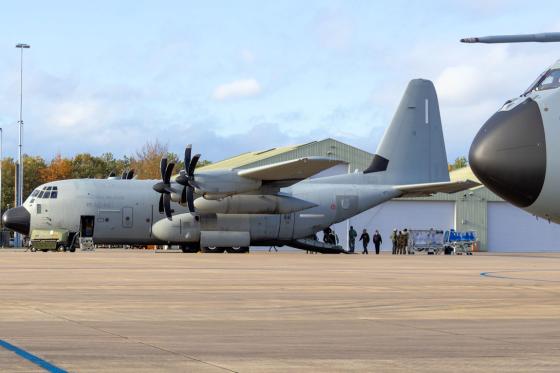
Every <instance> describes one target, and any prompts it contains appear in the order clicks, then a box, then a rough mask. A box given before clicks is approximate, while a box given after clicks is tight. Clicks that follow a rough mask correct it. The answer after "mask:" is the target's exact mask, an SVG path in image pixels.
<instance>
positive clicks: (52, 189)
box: [30, 185, 58, 198]
mask: <svg viewBox="0 0 560 373" xmlns="http://www.w3.org/2000/svg"><path fill="white" fill-rule="evenodd" d="M30 197H34V198H57V197H58V186H56V185H55V186H44V187H43V188H42V189H41V190H39V189H35V190H34V191H33V193H31V196H30Z"/></svg>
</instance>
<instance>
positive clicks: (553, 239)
mask: <svg viewBox="0 0 560 373" xmlns="http://www.w3.org/2000/svg"><path fill="white" fill-rule="evenodd" d="M559 237H560V225H557V224H554V223H551V224H549V223H548V221H547V220H544V219H540V218H539V219H538V220H537V218H535V217H534V216H533V215H531V214H529V213H528V212H525V211H524V210H521V209H519V208H517V207H515V206H513V205H511V204H509V203H506V202H488V251H493V252H508V251H517V252H520V251H535V252H538V251H560V244H559V243H558V242H559V241H558V238H559Z"/></svg>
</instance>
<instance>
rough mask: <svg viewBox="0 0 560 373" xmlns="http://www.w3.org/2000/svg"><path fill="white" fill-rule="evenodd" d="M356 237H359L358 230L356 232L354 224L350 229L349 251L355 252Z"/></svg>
mask: <svg viewBox="0 0 560 373" xmlns="http://www.w3.org/2000/svg"><path fill="white" fill-rule="evenodd" d="M356 237H358V232H356V230H355V229H354V227H353V226H350V230H349V231H348V252H350V253H353V252H354V249H355V248H356Z"/></svg>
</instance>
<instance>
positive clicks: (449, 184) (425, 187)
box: [394, 180, 480, 197]
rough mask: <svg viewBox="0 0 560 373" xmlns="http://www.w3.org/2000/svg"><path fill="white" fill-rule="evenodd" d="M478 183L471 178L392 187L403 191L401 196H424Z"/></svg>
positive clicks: (449, 191)
mask: <svg viewBox="0 0 560 373" xmlns="http://www.w3.org/2000/svg"><path fill="white" fill-rule="evenodd" d="M479 185H480V184H479V183H477V182H475V181H472V180H461V181H446V182H441V183H424V184H409V185H397V186H395V187H394V188H395V189H398V190H400V191H401V192H402V193H403V194H402V196H401V197H425V196H431V195H432V194H435V193H457V192H460V191H462V190H467V189H470V188H474V187H477V186H479Z"/></svg>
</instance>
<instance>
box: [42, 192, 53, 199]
mask: <svg viewBox="0 0 560 373" xmlns="http://www.w3.org/2000/svg"><path fill="white" fill-rule="evenodd" d="M43 198H51V192H50V191H48V192H45V194H43Z"/></svg>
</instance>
